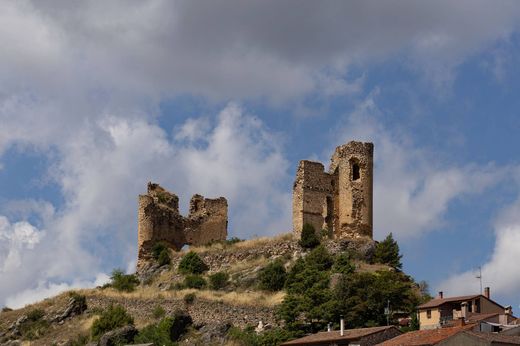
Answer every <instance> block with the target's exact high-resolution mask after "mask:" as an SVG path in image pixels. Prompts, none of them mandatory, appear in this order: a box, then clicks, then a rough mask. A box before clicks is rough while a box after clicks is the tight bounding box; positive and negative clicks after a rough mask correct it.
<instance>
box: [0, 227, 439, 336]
mask: <svg viewBox="0 0 520 346" xmlns="http://www.w3.org/2000/svg"><path fill="white" fill-rule="evenodd" d="M308 234H311V233H310V232H308ZM312 235H313V236H316V233H314V230H313V232H312ZM302 238H304V236H303V232H302ZM309 238H312V236H310V237H309ZM317 239H318V241H317V242H316V241H309V242H306V244H313V245H312V246H308V247H300V246H298V242H297V240H294V239H290V238H288V237H285V238H278V239H277V240H268V239H267V240H266V239H262V240H261V241H260V240H257V239H255V240H251V241H242V242H237V243H236V244H231V245H226V246H225V247H223V244H212V245H211V246H208V247H207V248H206V249H204V248H197V249H196V250H195V251H194V249H193V248H191V250H192V251H190V252H188V253H183V252H181V253H173V252H172V253H169V252H167V251H165V250H164V248H162V247H161V246H157V247H156V248H155V250H156V254H155V255H154V256H157V258H156V260H157V261H158V260H159V256H160V254H161V253H165V252H166V253H168V255H169V256H171V257H169V260H170V262H171V263H174V264H175V265H172V266H171V267H163V268H161V269H160V270H156V271H155V272H154V274H153V275H154V276H153V277H152V279H151V280H149V281H145V280H143V281H144V282H146V283H145V284H143V285H142V286H139V280H137V278H136V277H135V275H127V274H124V272H123V271H121V270H118V269H116V270H114V271H113V272H112V277H111V283H110V284H109V287H112V288H113V289H110V288H108V289H103V290H102V289H96V290H85V291H80V293H81V294H77V293H71V294H70V295H64V298H62V299H63V300H62V303H60V304H61V305H60V306H62V307H63V306H65V307H66V304H67V303H66V302H67V301H68V300H69V299H70V298H71V297H73V296H74V297H76V298H75V301H78V302H80V303H81V304H86V300H88V303H89V309H88V310H87V311H85V312H84V313H83V315H81V316H78V315H76V316H73V318H72V319H67V320H66V321H65V322H64V323H66V324H69V323H72V324H74V323H75V324H74V325H75V326H76V327H75V328H74V327H73V328H71V327H70V325H68V326H67V327H66V328H65V327H63V330H69V333H74V334H71V335H69V336H68V339H69V340H70V341H71V345H84V344H85V343H86V342H89V341H91V340H96V339H99V338H100V337H101V336H102V335H103V334H104V333H106V332H107V331H110V330H114V329H118V328H119V327H122V326H126V325H132V324H134V320H135V325H136V326H138V327H139V331H135V329H134V332H135V333H137V335H136V336H135V338H134V342H135V343H146V342H154V343H155V344H158V345H175V344H176V343H177V342H179V341H180V340H183V341H182V342H188V340H190V341H189V342H192V341H193V340H200V341H201V342H202V343H201V344H205V343H204V342H205V341H204V340H206V339H205V338H207V337H209V336H208V335H212V336H211V337H213V335H214V334H213V333H215V330H212V329H207V327H200V326H201V325H202V323H206V322H204V319H203V322H201V321H200V320H197V324H196V326H197V327H196V328H195V327H189V324H191V322H190V323H186V324H182V323H181V327H180V329H179V328H178V327H174V326H175V325H176V323H177V322H176V321H177V320H178V319H177V318H176V317H175V314H173V315H172V314H171V311H175V309H178V308H179V307H182V308H183V309H184V310H185V311H190V312H195V311H196V314H193V316H197V319H200V318H201V317H200V316H201V315H204V313H202V314H201V311H200V310H199V309H201V308H204V309H207V307H208V306H212V304H214V305H213V306H218V309H219V317H220V316H222V321H216V322H219V323H220V322H227V321H228V319H231V322H232V323H235V327H231V328H230V327H229V326H228V327H226V328H224V329H222V330H219V331H218V335H219V336H218V337H219V338H220V339H218V340H219V341H218V342H221V343H222V342H224V341H225V342H230V343H231V344H232V345H236V346H239V345H253V346H255V345H258V346H267V345H279V344H280V343H282V342H284V341H286V340H289V339H292V338H296V337H299V336H303V335H304V334H306V333H309V332H317V331H322V330H325V329H326V326H327V324H328V323H329V322H332V323H333V325H334V328H336V329H337V323H338V322H339V318H340V316H341V315H343V316H344V318H345V320H346V324H347V325H348V326H349V328H350V327H352V328H356V327H366V326H377V325H386V315H385V314H384V310H385V308H386V307H387V305H389V306H390V310H391V311H399V312H410V316H411V317H412V326H410V327H409V329H413V328H417V319H416V316H414V314H413V311H414V310H415V308H416V306H417V305H418V304H419V303H422V302H423V300H424V299H427V298H425V297H429V296H428V295H427V291H428V287H427V284H426V283H424V282H421V283H419V284H416V283H415V282H414V281H413V279H412V278H410V277H409V276H407V275H406V274H404V273H403V272H402V271H401V268H402V265H401V255H400V253H399V246H398V244H397V242H396V241H395V240H394V239H393V237H392V235H391V234H390V235H389V236H388V237H386V239H385V240H383V241H381V242H380V243H378V244H376V245H375V247H374V246H373V244H372V243H370V244H369V245H370V246H371V248H370V249H369V250H368V251H366V252H362V251H364V250H359V249H358V248H356V247H352V248H351V247H346V246H345V247H343V248H347V249H349V250H344V251H339V249H338V246H337V245H338V244H334V243H332V244H331V243H329V241H328V240H320V238H319V237H317ZM306 240H309V239H307V238H306ZM311 240H312V239H311ZM298 241H301V239H300V240H298ZM259 249H260V250H259ZM265 249H266V250H265ZM280 249H282V250H280ZM327 249H331V251H333V252H329V251H328V250H327ZM264 250H265V251H264ZM251 254H253V255H251ZM264 254H265V255H264ZM366 254H369V255H366ZM226 256H229V257H226ZM370 256H371V257H370ZM203 259H204V260H203ZM237 259H239V260H237ZM220 260H222V263H224V264H223V265H220V264H219V262H218V261H220ZM204 261H207V263H205V262H204ZM374 263H376V264H374ZM208 264H209V265H208ZM209 266H211V271H209V268H208V267H209ZM155 268H157V266H155ZM179 274H181V275H179ZM168 288H170V289H168ZM85 297H86V298H85ZM85 299H86V300H85ZM179 303H180V305H179ZM117 304H120V305H117ZM122 305H124V306H125V308H126V309H128V310H125V308H123V307H122ZM62 307H58V306H52V304H50V303H49V302H42V304H41V305H38V306H35V307H32V308H27V309H26V310H24V312H23V314H24V315H26V316H27V322H25V323H24V324H23V325H21V332H22V339H23V340H38V341H40V340H45V342H47V341H49V340H53V339H52V337H53V336H54V334H53V333H56V332H57V331H58V330H59V329H60V328H62V327H60V326H59V325H58V324H57V322H53V320H52V319H53V317H54V316H56V311H63V308H62ZM15 314H17V311H16V310H15V311H9V309H5V311H4V312H2V313H0V330H2V328H4V327H6V326H9V325H11V324H12V323H13V321H16V320H17V319H18V318H19V317H20V316H21V315H17V316H16V317H14V316H15ZM96 314H100V316H99V317H98V318H96V319H94V317H93V315H96ZM255 314H256V315H255ZM266 314H267V315H266ZM245 315H248V321H249V322H250V323H251V324H250V325H249V327H246V328H239V327H238V326H242V327H243V326H244V325H243V323H244V320H243V319H241V316H245ZM5 316H13V317H9V318H8V319H9V321H8V323H7V322H3V321H2V318H4V319H5ZM233 316H238V319H237V320H233ZM252 316H254V317H252ZM258 316H262V317H263V316H270V317H268V318H267V321H266V320H263V322H264V323H268V324H272V325H271V326H270V328H268V329H266V330H265V331H263V332H262V333H259V334H258V333H257V332H255V327H256V323H257V322H258V319H257V317H258ZM186 318H187V317H186ZM76 320H78V321H77V322H74V321H76ZM4 321H5V320H4ZM277 321H280V322H282V323H280V324H279V325H278V326H277ZM395 322H396V321H392V320H391V323H395ZM182 325H184V327H182ZM81 326H83V327H81ZM177 326H178V325H177ZM173 329H175V330H176V332H175V333H174V336H173V337H172V330H173ZM179 330H180V331H179ZM179 338H180V339H179ZM197 338H199V339H197ZM61 340H64V339H63V338H62V339H61ZM223 340H224V341H223ZM3 341H4V340H2V338H1V337H0V343H2V342H3ZM45 342H44V343H45ZM193 342H195V341H193ZM49 344H50V343H49Z"/></svg>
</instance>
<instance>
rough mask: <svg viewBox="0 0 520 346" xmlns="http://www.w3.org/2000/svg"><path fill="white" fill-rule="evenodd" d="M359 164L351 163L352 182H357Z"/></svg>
mask: <svg viewBox="0 0 520 346" xmlns="http://www.w3.org/2000/svg"><path fill="white" fill-rule="evenodd" d="M359 178H360V174H359V164H358V163H357V162H354V163H352V180H359Z"/></svg>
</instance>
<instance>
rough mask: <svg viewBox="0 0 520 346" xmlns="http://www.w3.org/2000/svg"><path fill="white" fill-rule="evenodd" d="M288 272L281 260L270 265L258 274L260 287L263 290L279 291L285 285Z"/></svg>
mask: <svg viewBox="0 0 520 346" xmlns="http://www.w3.org/2000/svg"><path fill="white" fill-rule="evenodd" d="M286 277H287V272H286V271H285V267H284V266H283V263H282V262H281V261H280V260H275V261H273V262H271V263H269V264H268V265H267V266H266V267H265V268H263V269H262V270H260V272H259V273H258V277H257V279H258V286H259V288H260V289H262V290H267V291H279V290H281V289H282V288H283V286H284V285H285V279H286Z"/></svg>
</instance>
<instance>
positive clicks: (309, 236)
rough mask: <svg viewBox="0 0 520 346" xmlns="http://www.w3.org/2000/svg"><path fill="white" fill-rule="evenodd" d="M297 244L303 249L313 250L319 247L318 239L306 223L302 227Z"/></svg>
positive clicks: (313, 230)
mask: <svg viewBox="0 0 520 346" xmlns="http://www.w3.org/2000/svg"><path fill="white" fill-rule="evenodd" d="M299 244H300V246H301V247H302V248H305V249H314V248H315V247H316V246H318V245H320V239H319V238H318V235H317V234H316V230H315V229H314V227H313V226H312V225H311V224H308V223H306V224H305V225H303V228H302V234H301V238H300V241H299Z"/></svg>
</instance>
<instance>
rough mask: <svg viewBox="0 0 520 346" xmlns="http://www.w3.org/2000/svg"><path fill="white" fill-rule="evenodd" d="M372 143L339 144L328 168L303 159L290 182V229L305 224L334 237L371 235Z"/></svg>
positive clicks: (298, 235)
mask: <svg viewBox="0 0 520 346" xmlns="http://www.w3.org/2000/svg"><path fill="white" fill-rule="evenodd" d="M373 156H374V144H372V143H362V142H354V141H352V142H349V143H347V144H344V145H341V146H338V147H337V148H336V150H335V152H334V154H333V155H332V158H331V163H330V167H329V171H328V172H325V169H324V166H323V164H321V163H320V162H313V161H307V160H302V161H300V164H299V166H298V170H297V172H296V179H295V181H294V185H293V232H294V234H295V235H296V236H297V237H298V238H299V237H300V234H301V231H302V227H303V225H304V224H311V225H312V226H313V227H314V229H315V230H316V231H317V232H320V231H321V230H326V231H327V233H328V234H329V235H330V236H331V237H332V238H334V239H343V238H363V237H364V238H370V239H372V180H373Z"/></svg>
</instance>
